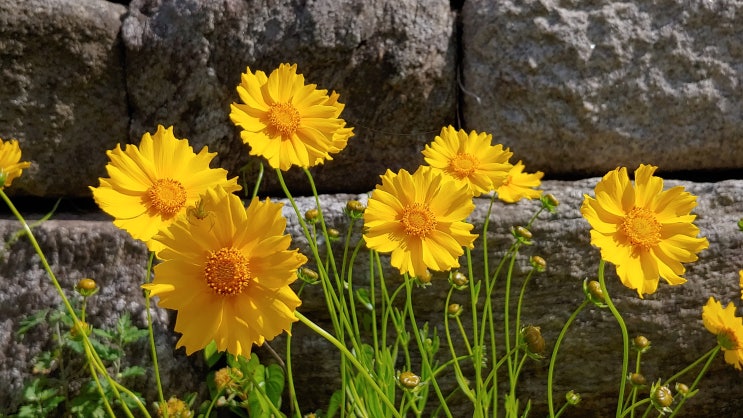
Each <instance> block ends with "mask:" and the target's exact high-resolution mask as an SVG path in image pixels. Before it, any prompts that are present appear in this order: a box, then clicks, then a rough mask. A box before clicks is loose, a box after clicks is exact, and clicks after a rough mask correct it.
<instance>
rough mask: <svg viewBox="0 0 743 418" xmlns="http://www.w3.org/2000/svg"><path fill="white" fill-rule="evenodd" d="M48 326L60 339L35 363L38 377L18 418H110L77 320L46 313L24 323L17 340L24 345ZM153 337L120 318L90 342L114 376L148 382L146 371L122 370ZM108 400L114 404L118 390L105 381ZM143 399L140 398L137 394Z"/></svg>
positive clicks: (29, 386) (53, 311) (129, 401)
mask: <svg viewBox="0 0 743 418" xmlns="http://www.w3.org/2000/svg"><path fill="white" fill-rule="evenodd" d="M42 324H44V325H46V326H48V327H49V329H50V330H51V332H52V335H53V337H54V345H53V347H52V349H51V350H48V351H43V352H41V353H40V354H39V355H38V356H37V357H36V359H35V360H34V367H33V373H34V375H36V377H34V378H33V379H32V380H31V381H29V382H27V383H26V385H25V386H24V388H23V403H22V404H21V406H20V408H19V409H18V411H17V413H16V414H15V415H13V416H14V417H18V418H32V417H33V418H37V417H54V416H70V417H93V418H95V417H105V416H107V412H106V410H105V408H104V404H103V399H102V398H101V394H100V393H99V391H98V387H97V385H96V382H95V381H93V379H91V375H90V371H89V368H88V367H87V365H86V364H82V363H81V362H82V361H84V360H81V359H85V358H86V357H85V349H84V346H83V344H82V342H81V340H80V338H79V336H76V335H75V332H74V330H73V329H72V326H73V321H72V318H70V316H69V315H68V314H67V313H66V311H65V310H64V309H63V308H57V309H44V310H41V311H39V312H37V313H35V314H33V315H30V316H29V317H27V318H25V319H24V320H23V321H22V322H21V326H20V328H19V329H18V331H17V332H16V337H17V338H19V339H23V338H24V336H25V335H26V334H27V333H28V332H29V331H30V330H32V329H34V328H36V327H38V326H40V325H42ZM146 335H147V330H146V329H139V328H138V327H137V326H135V325H134V324H133V323H132V321H131V318H130V316H129V315H123V316H122V317H120V318H119V320H118V321H117V323H116V327H115V328H114V329H110V330H108V329H98V328H93V329H92V330H91V334H90V335H89V337H88V338H89V339H90V341H91V343H92V344H93V346H94V347H95V349H96V351H97V352H98V354H99V356H100V358H101V360H102V361H104V363H105V364H106V366H107V367H108V368H109V369H110V370H112V375H113V376H116V378H117V380H119V381H122V380H125V379H128V378H133V377H136V376H142V375H143V374H144V373H145V369H144V368H142V367H140V366H130V367H124V368H122V358H123V356H124V349H125V347H126V346H128V345H130V344H132V343H135V342H137V341H139V340H140V339H142V338H143V337H144V336H146ZM100 384H101V385H102V388H103V393H104V395H105V396H106V397H107V398H108V399H109V400H110V402H112V403H113V402H114V399H115V397H114V393H113V388H111V387H110V385H109V384H108V382H107V381H106V380H105V379H101V380H100ZM136 396H139V397H140V399H141V396H140V395H139V394H136ZM123 399H124V401H125V402H127V406H128V407H129V408H130V409H131V408H135V407H136V404H135V402H134V400H133V399H131V398H130V397H127V396H124V397H123Z"/></svg>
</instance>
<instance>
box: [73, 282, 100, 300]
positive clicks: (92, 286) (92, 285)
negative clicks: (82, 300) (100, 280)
mask: <svg viewBox="0 0 743 418" xmlns="http://www.w3.org/2000/svg"><path fill="white" fill-rule="evenodd" d="M75 290H76V291H77V293H79V294H80V295H82V296H83V297H86V298H87V297H89V296H93V295H94V294H96V293H97V292H98V285H97V284H96V282H95V280H93V279H90V278H87V277H86V278H84V279H80V281H78V282H77V284H76V285H75Z"/></svg>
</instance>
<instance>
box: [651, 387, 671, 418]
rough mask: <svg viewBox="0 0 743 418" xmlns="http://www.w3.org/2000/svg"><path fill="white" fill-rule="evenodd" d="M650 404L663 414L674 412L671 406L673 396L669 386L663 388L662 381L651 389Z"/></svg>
mask: <svg viewBox="0 0 743 418" xmlns="http://www.w3.org/2000/svg"><path fill="white" fill-rule="evenodd" d="M650 403H652V404H653V406H654V407H655V409H657V410H658V411H659V412H661V414H663V413H666V412H673V411H672V410H671V408H669V406H670V405H671V404H672V403H673V394H671V389H668V386H661V384H660V379H658V381H657V382H655V383H653V386H651V387H650Z"/></svg>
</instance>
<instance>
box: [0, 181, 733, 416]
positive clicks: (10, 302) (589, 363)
mask: <svg viewBox="0 0 743 418" xmlns="http://www.w3.org/2000/svg"><path fill="white" fill-rule="evenodd" d="M596 182H597V179H588V180H581V181H576V182H558V181H547V182H545V183H544V190H545V191H547V192H550V193H553V194H554V195H555V196H556V197H557V198H558V199H559V200H560V201H561V205H560V207H559V211H558V213H557V214H554V215H549V214H542V215H540V218H539V219H538V220H537V221H536V223H535V224H534V226H533V227H532V228H531V231H532V232H533V235H534V245H532V246H528V247H524V248H523V250H522V256H521V258H520V259H519V261H518V263H517V265H516V277H518V278H517V279H516V286H520V283H521V278H522V277H523V273H524V272H525V270H526V266H527V265H528V264H527V259H528V257H529V256H531V255H540V256H542V257H544V258H545V259H546V260H547V263H548V269H547V272H545V273H542V274H539V275H537V276H535V277H534V278H533V279H532V280H531V281H530V282H529V285H528V286H527V288H526V299H525V305H524V308H523V313H522V321H523V323H525V324H534V325H537V326H540V327H541V329H542V333H543V335H544V337H545V339H546V341H547V348H548V350H551V348H552V346H553V344H554V342H555V339H556V338H557V335H558V333H559V332H560V329H561V327H562V324H564V323H565V321H566V320H567V318H568V317H569V316H570V314H571V312H572V311H573V310H574V309H575V308H576V307H577V306H578V305H579V304H580V303H581V301H582V300H583V294H582V291H581V284H582V281H583V279H584V278H586V277H589V278H594V277H595V276H596V269H597V266H598V261H599V252H598V250H597V249H595V248H592V247H591V246H590V243H589V233H588V230H589V227H588V224H587V222H586V221H585V220H584V219H583V218H582V217H581V215H580V213H579V210H578V209H579V207H580V204H581V202H582V199H583V194H584V193H592V190H593V187H594V185H595V183H596ZM666 183H667V186H671V185H676V184H681V185H684V186H686V187H687V189H688V190H689V191H690V192H692V193H694V194H696V195H698V196H699V198H698V202H699V205H698V207H697V209H696V210H695V213H696V214H697V215H698V218H697V221H696V223H697V225H698V226H699V227H700V229H701V234H702V235H703V236H706V237H707V238H708V239H709V241H710V247H709V249H707V250H704V251H703V252H702V253H701V254H700V259H699V261H698V262H696V263H692V264H689V265H687V267H688V271H687V273H686V274H685V277H686V279H687V280H688V282H687V283H686V284H684V285H682V286H676V287H671V286H668V285H667V284H665V283H661V285H660V286H659V290H658V292H657V293H655V294H653V295H648V296H646V298H645V299H644V300H641V299H639V298H638V297H637V294H636V292H634V291H632V290H629V289H627V288H625V287H623V286H622V285H621V284H620V283H619V281H618V279H617V278H616V276H615V273H614V268H613V267H612V266H608V267H607V273H608V279H607V280H608V286H609V290H610V292H611V295H612V297H613V300H614V301H615V303H616V304H617V307H618V309H619V310H620V312H622V314H623V316H624V319H625V321H626V323H627V326H628V328H629V333H630V336H635V335H637V334H642V335H645V336H647V337H648V338H649V339H650V340H651V341H652V350H651V351H650V352H648V353H647V354H645V355H644V356H643V369H642V371H643V373H644V374H645V376H646V377H647V378H648V380H650V381H655V380H657V379H659V378H668V377H670V376H671V375H672V374H673V373H675V372H677V371H679V370H680V369H682V368H683V367H684V366H686V365H688V364H689V363H691V362H692V361H693V360H695V359H696V358H697V357H698V356H700V355H701V354H702V353H704V352H706V351H707V350H709V349H711V348H712V347H714V346H715V344H716V339H715V337H714V336H713V335H712V334H710V333H709V332H707V331H706V330H705V328H704V326H703V325H702V321H701V312H702V306H703V305H704V303H705V302H706V301H707V298H708V297H709V296H715V297H716V298H718V299H720V300H721V301H722V302H723V303H727V302H728V301H738V302H740V289H739V286H738V274H737V271H738V270H739V269H740V268H741V267H743V266H742V265H741V264H740V263H739V261H738V260H739V259H740V249H741V248H743V233H741V232H740V231H738V229H737V226H736V222H737V220H738V219H739V218H740V217H741V216H743V182H741V181H734V180H731V181H724V182H720V183H690V182H675V181H667V182H666ZM365 197H366V195H323V196H321V205H322V207H323V209H324V211H325V213H326V219H327V220H328V223H329V225H330V226H333V227H336V228H338V229H340V230H343V229H345V228H346V226H347V220H346V218H345V217H344V215H343V213H342V210H343V207H344V206H345V202H346V201H347V200H348V199H350V198H354V199H361V200H364V199H365ZM297 203H298V205H299V208H300V211H301V212H302V213H303V212H304V211H306V210H308V209H310V208H312V207H313V206H314V200H313V199H312V198H298V199H297ZM538 207H539V204H538V203H537V202H534V201H525V202H520V203H517V204H513V205H504V204H500V203H496V205H495V207H494V209H493V212H492V214H491V219H490V233H489V234H488V248H489V251H490V252H491V253H492V257H499V256H500V255H501V254H502V253H503V252H504V251H505V250H506V248H507V246H508V245H510V243H511V239H512V238H510V235H509V229H510V228H511V227H512V226H514V225H523V224H524V223H525V222H527V221H528V219H529V217H530V216H531V215H532V214H533V213H534V212H535V211H536V210H537V208H538ZM486 209H487V200H485V199H477V209H476V210H475V212H474V213H473V214H472V217H471V219H472V221H473V222H474V223H475V228H476V230H479V229H481V227H482V223H483V220H484V218H485V216H486ZM284 214H285V215H286V216H287V217H288V226H287V229H288V231H289V232H290V233H291V234H292V235H293V236H294V237H295V241H294V245H296V246H298V247H299V248H300V249H301V250H302V251H303V252H304V253H306V254H308V251H307V248H306V241H305V240H304V238H302V237H300V235H301V234H300V229H299V225H298V222H297V220H296V216H295V215H294V214H293V210H292V209H291V207H290V206H288V205H287V206H286V207H285V208H284ZM17 228H18V227H17V224H15V223H14V222H12V221H10V220H3V221H0V237H2V238H3V240H7V239H8V237H9V236H10V235H11V234H12V233H13V232H14V231H16V230H17ZM34 231H35V233H36V235H37V237H38V238H39V241H40V244H41V247H42V248H43V249H44V250H45V251H46V252H47V257H48V258H49V260H50V262H51V264H52V268H53V269H54V271H55V272H56V273H57V275H58V277H59V278H60V279H61V281H62V282H63V284H64V285H65V286H66V287H67V288H71V287H72V286H73V285H74V283H75V282H76V281H77V280H78V279H79V278H81V277H85V276H90V277H95V278H96V279H97V280H98V281H99V282H100V283H101V287H102V290H101V292H100V294H99V295H97V296H96V297H95V299H94V301H93V303H92V305H91V306H90V308H89V309H90V310H89V314H90V315H91V318H93V321H92V322H93V323H95V324H97V325H104V324H108V325H110V324H112V323H113V322H114V321H115V320H116V319H117V318H118V317H119V315H121V314H122V313H124V312H131V313H132V315H133V317H134V319H135V320H136V321H137V323H139V324H140V325H141V324H143V323H144V312H143V301H142V296H141V292H140V291H139V284H141V282H142V280H143V276H144V266H145V263H146V253H145V249H144V246H143V245H141V244H139V243H136V242H133V241H132V240H131V239H130V238H129V237H128V236H127V235H126V234H125V233H124V232H122V231H118V230H116V229H115V228H114V227H113V225H112V224H110V223H109V222H108V221H107V220H106V219H105V218H104V217H102V216H100V215H89V216H87V217H85V218H84V219H72V218H70V217H65V218H62V219H58V220H52V221H48V222H46V223H44V224H42V225H41V226H38V227H37V228H36V229H34ZM359 233H360V225H357V229H356V234H355V235H354V237H353V241H354V242H356V241H357V240H358V239H359ZM338 245H342V242H341V243H340V244H338ZM476 245H477V247H476V248H475V250H474V252H473V260H474V262H475V268H474V270H475V271H476V272H477V271H481V270H480V269H481V261H480V260H482V252H481V250H480V248H481V247H480V246H479V242H478V243H476ZM385 258H386V257H385ZM364 263H365V260H364V259H363V258H361V259H360V260H359V263H358V265H356V267H355V268H354V271H355V272H358V274H357V275H356V277H357V278H356V279H355V280H356V281H357V282H358V285H363V281H364V279H365V278H366V273H364V271H365V267H364V265H365V264H364ZM1 267H2V268H0V280H1V281H2V283H3V285H4V288H5V291H4V292H3V293H2V294H0V298H1V299H0V306H2V312H0V318H4V319H3V322H2V328H1V329H0V348H1V349H0V353H2V357H0V373H1V374H0V380H2V381H5V382H8V384H6V385H4V386H3V389H2V390H1V391H0V404H2V405H9V407H8V408H11V409H10V410H12V408H13V406H14V405H16V404H17V401H18V396H19V393H18V389H19V388H20V387H21V385H22V382H23V381H24V380H26V379H28V378H30V374H29V372H30V369H31V361H32V359H33V357H34V356H35V355H37V354H38V353H39V351H40V350H41V349H42V348H45V347H46V348H48V347H49V345H50V344H51V337H50V335H49V333H48V332H44V330H38V331H36V332H35V333H34V334H32V335H29V336H27V337H26V339H25V340H24V341H23V342H22V343H21V342H19V341H18V340H17V339H16V338H15V337H14V336H13V333H15V332H16V331H17V329H18V326H19V320H20V319H21V318H22V317H24V316H25V315H27V314H29V313H32V312H35V311H36V310H38V309H41V308H44V307H49V306H54V305H55V304H56V303H57V301H58V298H57V296H56V295H55V293H54V291H53V289H52V288H51V286H50V284H49V281H48V279H47V278H46V276H45V273H44V271H43V270H42V269H41V268H40V266H39V260H38V258H37V257H36V256H35V255H34V253H33V251H32V249H31V247H30V245H29V244H28V242H27V241H26V240H25V239H21V240H19V241H17V242H15V243H14V244H12V245H11V246H9V247H8V248H7V249H6V250H5V251H4V253H3V258H2V265H1ZM386 277H387V278H388V280H389V281H390V282H389V283H390V286H395V285H396V284H398V283H400V276H399V274H396V273H394V271H392V270H388V272H387V274H386ZM447 290H448V285H447V282H446V279H445V275H444V274H436V275H435V276H434V279H433V285H432V286H431V287H428V288H422V289H417V290H415V293H414V300H415V301H416V305H415V306H416V310H417V316H418V317H419V319H420V320H422V321H430V322H431V324H435V326H436V327H437V329H438V331H439V335H443V334H442V333H443V325H442V322H441V318H442V315H443V310H444V305H445V297H446V291H447ZM320 292H321V290H320V289H319V287H311V288H305V293H303V297H302V299H303V304H302V306H301V307H300V310H301V311H302V312H303V313H305V314H306V315H307V316H308V317H310V318H312V319H314V320H316V321H318V322H319V323H320V324H322V325H323V326H328V327H329V321H328V317H327V313H326V312H325V311H324V303H323V301H322V294H321V293H320ZM454 297H455V300H454V301H455V302H459V303H464V302H466V299H467V298H466V295H465V294H455V295H454ZM492 298H493V306H495V307H496V309H495V313H496V316H497V318H500V317H501V315H502V309H503V306H504V295H503V291H502V287H500V290H499V289H496V291H495V292H494V294H493V295H492ZM512 300H513V299H512ZM153 312H155V316H156V319H157V330H158V334H159V335H160V337H159V338H160V340H159V342H158V344H159V350H160V354H159V355H160V358H161V362H162V363H164V366H163V367H164V373H165V376H166V382H165V385H166V387H168V388H169V389H170V390H169V391H168V393H170V394H183V393H185V392H187V391H191V390H203V386H201V385H200V384H199V383H200V382H201V381H202V380H203V378H204V376H205V372H204V367H203V364H202V363H201V360H200V356H199V355H198V354H197V355H194V356H192V357H190V358H188V357H186V356H185V354H184V352H183V350H178V351H175V350H173V349H172V347H174V344H175V341H176V339H177V335H173V333H172V319H173V314H172V313H171V314H170V315H168V314H166V313H165V312H163V311H161V310H159V309H154V310H153ZM468 317H469V315H463V318H464V319H465V320H466V319H467V318H468ZM497 320H498V319H497ZM294 335H295V338H294V339H293V344H294V348H293V353H294V356H293V361H294V367H295V370H297V371H298V372H297V375H296V376H295V382H296V385H297V390H298V396H299V400H300V405H302V406H303V407H304V408H307V410H305V411H303V412H308V411H309V410H312V409H314V408H318V407H325V406H326V405H327V401H328V399H329V396H330V394H331V393H332V391H333V390H335V389H336V388H337V387H338V386H337V385H338V381H337V362H336V360H337V358H338V356H337V354H336V352H335V350H334V348H332V346H330V345H329V344H327V343H325V342H324V341H322V339H320V338H319V337H318V336H317V335H315V334H313V333H312V332H311V331H309V330H308V329H306V328H305V327H304V326H301V325H297V326H296V328H295V332H294ZM283 345H284V339H283V338H279V339H277V340H276V341H275V342H273V343H272V346H273V347H274V348H275V349H277V350H278V351H279V352H282V351H283V350H282V347H283ZM460 349H461V347H460ZM620 353H621V336H620V333H619V327H618V326H617V324H616V323H615V322H614V319H613V318H612V316H611V314H610V313H609V312H608V310H599V309H598V308H593V307H591V308H588V309H586V310H585V311H583V312H582V313H581V314H580V315H579V316H578V318H577V320H576V321H575V323H574V324H573V326H572V328H571V329H570V331H569V333H568V335H567V339H566V340H565V341H564V343H563V346H562V349H561V350H560V352H559V360H558V363H557V372H556V380H555V393H556V399H558V400H561V399H562V396H563V395H564V393H565V392H567V391H568V390H570V389H573V390H575V391H577V392H580V393H581V394H582V395H583V402H582V403H581V404H580V405H579V406H578V408H575V409H571V410H568V413H567V414H566V416H576V417H577V416H581V417H585V416H609V415H611V414H612V413H613V412H612V411H613V409H614V407H615V399H616V393H617V386H616V385H617V383H618V378H619V374H620ZM134 355H135V356H134V357H130V358H129V359H130V361H133V362H135V364H139V363H145V364H146V362H147V357H148V356H147V351H146V348H145V347H144V346H138V347H137V348H136V349H135V353H134ZM267 356H268V355H267V354H265V355H264V354H261V358H267ZM441 358H442V359H446V358H448V354H447V351H446V350H442V352H441ZM161 366H162V364H161ZM547 366H548V362H547V360H543V361H541V362H530V363H528V364H527V366H526V367H525V371H524V375H523V380H522V382H523V385H522V386H520V390H519V392H518V396H519V398H520V399H521V400H522V401H525V400H526V398H529V397H530V398H531V399H532V402H533V415H534V416H544V415H546V407H545V401H546V397H545V391H546V382H547ZM303 370H311V371H312V372H311V373H309V374H306V373H304V372H303ZM151 379H152V377H151V376H148V377H147V378H146V379H142V380H139V381H136V382H135V384H136V388H137V389H139V390H141V391H142V392H143V393H146V394H147V395H148V399H150V400H153V399H155V396H154V392H153V391H152V387H153V386H152V380H151ZM688 379H691V377H689V378H688ZM688 379H685V380H686V381H687V383H690V382H689V381H688ZM453 384H454V380H453V374H450V375H449V376H448V377H445V379H444V381H443V382H442V386H443V387H444V388H445V389H447V388H451V387H452V385H453ZM700 390H701V391H700V393H699V394H698V395H697V396H695V397H694V398H692V399H691V400H689V402H688V403H687V404H686V409H685V411H686V412H685V413H684V414H683V416H734V415H735V414H737V413H738V411H739V410H740V408H742V407H743V386H741V385H740V373H739V372H737V371H736V370H735V369H733V367H731V366H730V365H727V364H725V363H724V361H723V360H722V358H718V359H717V360H715V362H714V363H713V364H712V368H711V370H710V372H709V373H708V375H707V376H706V377H705V378H704V379H703V380H702V381H701V384H700ZM558 402H559V401H558ZM460 411H463V412H462V413H463V414H464V415H461V416H466V415H467V412H466V411H467V409H466V408H462V409H460Z"/></svg>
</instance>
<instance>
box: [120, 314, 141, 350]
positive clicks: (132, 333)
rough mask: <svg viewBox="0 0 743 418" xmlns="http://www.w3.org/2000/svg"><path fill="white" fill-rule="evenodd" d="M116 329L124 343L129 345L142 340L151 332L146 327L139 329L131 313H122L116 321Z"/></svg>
mask: <svg viewBox="0 0 743 418" xmlns="http://www.w3.org/2000/svg"><path fill="white" fill-rule="evenodd" d="M116 329H117V331H118V332H119V338H120V339H121V340H120V341H121V344H122V345H128V344H131V343H134V342H137V341H139V340H141V339H142V338H144V337H146V336H147V334H149V331H148V330H146V329H139V328H137V326H135V325H134V324H133V323H132V318H131V316H130V315H129V313H128V312H127V313H125V314H124V315H121V317H120V318H119V320H118V321H117V323H116Z"/></svg>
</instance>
